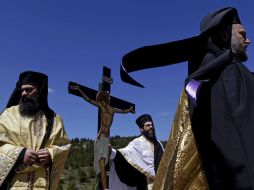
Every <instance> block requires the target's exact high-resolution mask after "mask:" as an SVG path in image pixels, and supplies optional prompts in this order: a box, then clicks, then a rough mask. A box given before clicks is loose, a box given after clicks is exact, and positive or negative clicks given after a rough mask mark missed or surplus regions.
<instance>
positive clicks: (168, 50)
mask: <svg viewBox="0 0 254 190" xmlns="http://www.w3.org/2000/svg"><path fill="white" fill-rule="evenodd" d="M200 28H201V33H200V35H198V36H195V37H192V38H189V39H184V40H180V41H176V42H170V43H166V44H160V45H154V46H147V47H142V48H139V49H137V50H134V51H133V52H130V53H129V54H127V55H125V56H124V58H123V64H122V65H121V76H122V79H123V80H124V81H125V82H129V83H131V84H134V85H136V86H141V87H142V85H141V84H140V83H138V82H137V81H135V80H134V79H132V78H131V77H130V76H129V75H128V72H132V71H137V70H141V69H145V68H152V67H158V66H165V65H169V64H174V63H178V62H183V61H188V63H189V76H188V77H187V79H186V83H185V90H186V93H187V94H188V104H187V105H186V109H185V110H188V117H189V118H190V125H191V130H192V131H193V134H194V141H195V143H194V144H196V146H197V152H198V154H199V156H200V158H201V159H200V161H201V164H200V166H199V168H197V169H200V170H202V171H203V172H204V175H205V176H204V178H203V180H204V181H205V182H204V183H203V184H208V186H207V187H206V188H205V189H215V190H220V189H245V190H247V189H248V190H251V189H254V146H253V144H254V101H252V98H253V96H254V76H253V74H252V73H251V72H250V71H249V70H248V69H247V68H246V67H245V65H244V64H243V63H242V62H244V61H246V60H247V59H248V54H247V51H246V48H247V46H248V45H249V44H250V40H249V39H248V38H247V34H246V31H245V29H244V27H243V25H242V24H241V21H240V18H239V16H238V12H237V10H236V9H235V8H232V7H226V8H223V9H219V10H216V11H214V12H212V13H210V14H208V15H207V16H205V17H204V18H203V20H202V21H201V27H200ZM177 113H178V112H177ZM179 123H181V122H179ZM174 124H175V123H174ZM179 125H180V124H179ZM175 127H176V126H175V125H173V128H175ZM173 132H175V131H174V130H172V131H171V135H172V133H173ZM182 141H184V139H182ZM168 143H170V142H168ZM177 143H178V142H177ZM170 148H172V147H169V151H171V150H170ZM174 148H175V149H176V151H171V152H173V153H174V152H179V151H181V148H182V147H180V146H175V147H174ZM166 151H167V147H166ZM165 154H166V153H165ZM165 154H164V155H165ZM168 158H170V159H167V161H168V166H167V167H161V166H160V167H159V170H160V169H161V170H163V168H166V169H167V171H164V174H165V175H161V176H160V177H161V178H163V177H164V176H165V177H164V179H159V178H158V180H157V181H158V183H156V181H155V184H158V186H157V187H154V189H171V188H173V187H174V183H175V181H177V180H178V183H182V182H183V180H182V181H181V180H179V179H180V178H179V179H176V178H174V176H173V177H171V178H170V177H169V176H170V175H171V174H172V173H174V172H175V173H179V172H180V173H181V172H182V173H183V172H184V170H181V171H177V172H176V171H175V170H174V169H175V168H176V167H174V166H176V165H174V164H175V163H177V162H174V163H173V164H172V161H174V157H173V156H171V157H170V156H169V157H168ZM162 160H163V158H162ZM175 160H176V159H175ZM164 161H165V160H164ZM164 166H165V165H164ZM185 166H187V164H186V165H185ZM193 171H196V170H193ZM159 172H160V171H158V173H159ZM201 173H202V172H201ZM179 176H181V175H179ZM182 176H183V175H182ZM169 179H170V180H171V181H170V182H168V180H169ZM160 181H163V183H160ZM176 184H177V183H176ZM176 184H175V185H176ZM169 186H170V188H169ZM182 187H185V188H184V189H191V188H187V186H184V185H182ZM174 189H176V188H174ZM199 189H203V188H199Z"/></svg>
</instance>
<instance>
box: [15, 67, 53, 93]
mask: <svg viewBox="0 0 254 190" xmlns="http://www.w3.org/2000/svg"><path fill="white" fill-rule="evenodd" d="M47 82H48V76H47V75H45V74H43V73H39V72H35V71H25V72H23V73H21V74H20V75H19V84H20V85H24V84H30V85H35V86H37V87H38V88H39V89H41V88H42V87H44V85H45V83H47Z"/></svg>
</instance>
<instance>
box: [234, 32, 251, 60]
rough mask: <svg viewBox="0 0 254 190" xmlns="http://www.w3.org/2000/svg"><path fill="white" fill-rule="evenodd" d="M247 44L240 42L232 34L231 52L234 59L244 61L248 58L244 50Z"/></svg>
mask: <svg viewBox="0 0 254 190" xmlns="http://www.w3.org/2000/svg"><path fill="white" fill-rule="evenodd" d="M246 48H247V45H244V44H243V43H241V42H240V41H239V40H238V39H237V38H236V37H235V36H234V35H232V39H231V49H232V53H233V58H234V59H235V60H236V61H240V62H244V61H247V59H248V54H247V52H246Z"/></svg>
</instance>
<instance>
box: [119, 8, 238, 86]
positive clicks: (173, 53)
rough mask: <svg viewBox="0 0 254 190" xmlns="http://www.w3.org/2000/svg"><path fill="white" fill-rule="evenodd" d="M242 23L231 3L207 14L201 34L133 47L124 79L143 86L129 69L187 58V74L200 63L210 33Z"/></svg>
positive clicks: (123, 69)
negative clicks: (221, 27) (134, 48)
mask: <svg viewBox="0 0 254 190" xmlns="http://www.w3.org/2000/svg"><path fill="white" fill-rule="evenodd" d="M236 22H237V23H240V19H239V17H238V13H237V10H236V9H235V8H232V7H227V8H223V9H219V10H216V11H214V12H212V13H209V14H208V15H207V16H205V17H204V18H203V19H202V21H201V24H200V30H201V31H200V34H199V35H198V36H194V37H192V38H187V39H184V40H179V41H174V42H169V43H164V44H158V45H152V46H144V47H141V48H138V49H136V50H133V51H131V52H129V53H127V54H126V55H124V56H123V58H122V64H121V67H120V75H121V79H122V81H124V82H127V83H130V84H132V85H135V86H138V87H144V86H143V85H142V84H140V83H139V82H137V81H136V80H134V79H133V78H132V77H131V76H130V75H129V74H128V73H129V72H133V71H138V70H143V69H148V68H154V67H161V66H167V65H170V64H176V63H180V62H184V61H188V74H189V75H190V74H191V73H193V72H194V71H196V70H197V69H198V68H199V66H200V60H201V57H202V56H203V55H204V53H205V51H206V49H205V48H206V46H207V41H208V38H209V36H210V34H211V33H212V32H213V31H214V30H215V29H216V28H218V27H219V26H223V25H228V24H232V23H236Z"/></svg>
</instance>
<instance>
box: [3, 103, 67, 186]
mask: <svg viewBox="0 0 254 190" xmlns="http://www.w3.org/2000/svg"><path fill="white" fill-rule="evenodd" d="M46 126H47V125H46V118H45V116H44V114H42V113H41V114H38V115H36V116H35V117H25V118H24V117H22V116H21V115H20V113H19V107H18V106H13V107H11V108H8V109H6V110H5V111H4V112H3V113H2V114H1V116H0V187H1V185H2V183H3V181H4V179H5V178H6V176H7V175H8V173H9V171H10V170H11V168H12V167H13V165H14V164H15V163H16V161H17V158H18V157H19V154H20V152H21V151H22V149H23V148H31V149H33V150H35V151H38V150H39V149H40V146H41V144H42V141H43V138H44V135H45V133H46ZM70 146H71V145H70V142H69V140H68V138H67V136H66V133H65V131H64V128H63V121H62V119H61V118H60V116H58V115H56V116H55V117H54V124H53V127H52V132H51V135H50V137H49V139H48V141H47V143H46V146H45V148H46V149H47V150H48V151H49V153H50V156H51V159H52V169H51V170H50V169H49V168H48V167H45V166H43V165H39V164H33V165H32V166H27V165H23V164H20V165H18V166H17V167H16V168H15V175H14V177H13V179H12V181H9V182H8V186H9V187H10V189H11V190H29V189H33V190H44V189H45V190H46V189H48V186H49V182H51V187H52V188H51V190H55V189H57V185H58V182H59V179H60V175H61V173H62V171H63V168H64V163H65V160H66V158H67V156H68V153H69V149H70ZM0 189H1V188H0Z"/></svg>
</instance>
